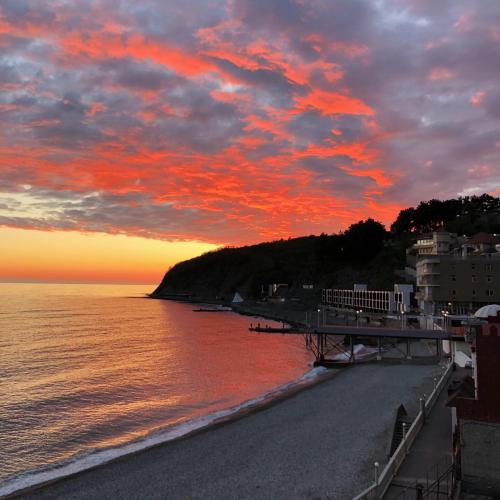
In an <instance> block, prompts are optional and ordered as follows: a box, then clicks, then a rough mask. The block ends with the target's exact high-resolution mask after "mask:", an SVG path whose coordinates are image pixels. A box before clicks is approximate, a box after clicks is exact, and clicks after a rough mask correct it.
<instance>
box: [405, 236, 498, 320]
mask: <svg viewBox="0 0 500 500" xmlns="http://www.w3.org/2000/svg"><path fill="white" fill-rule="evenodd" d="M499 241H500V238H498V237H497V236H496V235H488V234H486V233H479V234H477V235H474V236H472V237H471V238H469V239H460V240H459V239H457V238H456V237H455V235H453V234H451V233H446V232H445V231H439V232H436V233H434V234H433V237H432V238H429V237H427V238H424V239H419V240H418V241H417V243H416V244H415V245H414V246H413V247H412V249H413V252H414V253H415V254H416V264H415V274H416V284H417V293H416V298H417V300H418V305H419V308H420V310H421V311H422V312H424V313H426V314H440V312H441V311H442V310H444V309H446V310H447V311H449V312H451V313H453V314H470V313H471V312H473V311H475V310H476V309H478V308H479V307H481V306H483V305H487V304H492V303H495V302H499V301H500V252H499V251H498V250H497V246H498V242H499ZM454 245H455V246H454Z"/></svg>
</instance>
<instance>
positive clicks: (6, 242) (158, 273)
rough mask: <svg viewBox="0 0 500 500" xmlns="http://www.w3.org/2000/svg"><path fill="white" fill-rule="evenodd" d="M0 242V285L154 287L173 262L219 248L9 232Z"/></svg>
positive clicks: (67, 233) (58, 233) (74, 234)
mask: <svg viewBox="0 0 500 500" xmlns="http://www.w3.org/2000/svg"><path fill="white" fill-rule="evenodd" d="M0 241H1V242H2V244H1V246H0V280H2V281H11V280H12V281H32V280H33V281H42V282H44V281H47V282H88V283H141V284H142V283H144V284H151V283H153V284H154V283H159V281H160V280H161V279H162V277H163V275H164V274H165V272H166V271H167V270H168V268H169V267H171V266H173V265H174V264H176V263H177V262H180V261H182V260H186V259H190V258H193V257H196V256H198V255H201V254H202V253H205V252H208V251H210V250H214V249H216V248H217V246H216V245H213V244H209V243H202V242H199V241H178V242H169V241H161V240H152V239H147V238H139V237H131V236H124V235H112V234H105V233H80V232H74V231H38V230H25V229H12V228H0Z"/></svg>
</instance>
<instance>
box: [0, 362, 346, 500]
mask: <svg viewBox="0 0 500 500" xmlns="http://www.w3.org/2000/svg"><path fill="white" fill-rule="evenodd" d="M310 371H311V370H309V371H306V372H305V373H304V375H303V376H302V377H300V378H299V379H296V380H292V381H291V382H289V383H288V384H284V385H283V386H278V387H276V388H275V389H273V391H271V393H269V394H267V395H263V396H259V397H257V398H256V399H257V401H255V402H252V403H251V404H249V405H248V406H243V407H242V408H240V409H238V410H236V411H234V413H229V414H228V415H225V416H221V417H218V418H216V419H215V420H213V421H211V422H209V423H208V424H205V425H202V426H200V427H198V428H195V429H193V430H190V431H187V432H186V433H184V434H181V435H180V436H177V437H173V438H171V439H168V438H167V439H165V440H163V441H160V442H157V443H152V444H151V445H149V446H145V447H143V448H140V449H137V450H133V451H130V452H126V453H124V454H122V455H119V456H116V457H114V458H110V459H109V460H105V461H103V462H101V463H99V464H96V465H92V466H89V467H86V468H83V469H82V470H78V471H75V472H70V473H68V474H65V475H61V476H59V477H55V478H53V479H49V480H47V481H43V482H40V483H37V484H34V485H30V486H27V487H23V488H20V489H17V490H13V491H12V492H9V493H7V494H5V495H0V500H4V499H11V498H20V497H23V496H24V495H26V494H30V493H36V492H37V491H40V490H43V489H44V488H46V487H49V486H51V485H55V484H58V483H60V482H64V481H67V480H70V479H72V478H76V477H79V476H81V475H83V474H86V473H88V472H90V471H93V470H97V469H100V468H102V467H107V466H109V465H111V464H114V463H118V462H121V461H124V460H127V459H129V458H130V457H133V456H136V455H141V454H142V453H146V452H148V451H150V450H152V449H155V448H158V447H162V446H168V445H169V444H172V443H176V442H180V441H183V440H187V439H190V438H192V437H194V436H197V435H199V434H204V433H206V432H210V431H213V430H215V429H218V428H219V427H223V426H226V425H229V424H231V423H233V422H237V421H239V420H241V419H243V418H245V417H247V416H249V415H252V414H255V413H259V412H261V411H264V410H267V409H269V408H272V407H273V406H275V405H278V404H279V403H281V402H283V401H286V400H288V399H291V398H293V397H295V396H297V395H298V394H300V393H301V392H304V391H307V390H308V389H311V388H312V387H315V386H317V385H321V384H323V383H324V382H327V381H329V380H331V379H333V378H335V377H336V376H337V375H339V373H340V372H341V370H340V369H335V370H332V369H328V370H327V369H325V370H324V371H323V372H322V373H319V374H318V375H316V376H314V377H311V378H306V379H304V380H302V378H303V377H306V376H307V374H308V373H310ZM287 385H290V387H287V388H286V389H285V390H283V391H281V390H280V388H281V387H286V386H287ZM260 397H263V398H264V399H262V400H260V401H259V400H258V399H259V398H260ZM252 401H253V400H252ZM245 403H246V402H245V401H244V402H242V403H241V404H240V405H245ZM240 405H237V406H236V407H232V408H237V407H238V406H240ZM232 408H227V409H225V410H220V411H221V412H224V411H231V409H232ZM209 415H210V414H208V415H207V416H209ZM140 441H141V440H138V441H131V442H129V443H124V444H123V446H133V445H134V444H136V443H139V442H140ZM119 448H120V447H116V448H115V449H119ZM102 451H103V452H105V451H108V450H102ZM63 467H65V465H61V468H63ZM57 469H58V467H57V466H56V467H54V468H53V469H49V470H47V471H40V473H41V474H43V473H44V472H49V471H50V470H57ZM28 473H29V472H28ZM0 486H1V485H0Z"/></svg>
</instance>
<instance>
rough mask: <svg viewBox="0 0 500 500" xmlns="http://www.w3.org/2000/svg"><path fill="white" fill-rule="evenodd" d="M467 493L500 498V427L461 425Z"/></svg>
mask: <svg viewBox="0 0 500 500" xmlns="http://www.w3.org/2000/svg"><path fill="white" fill-rule="evenodd" d="M460 435H461V442H462V446H461V453H462V481H463V488H464V490H465V491H478V492H479V491H484V492H489V493H494V494H496V495H497V494H500V424H497V423H486V422H477V421H470V420H462V421H461V422H460Z"/></svg>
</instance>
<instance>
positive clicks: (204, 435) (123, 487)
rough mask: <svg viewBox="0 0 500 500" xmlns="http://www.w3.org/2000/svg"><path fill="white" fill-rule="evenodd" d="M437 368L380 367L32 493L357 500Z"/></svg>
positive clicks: (339, 377) (346, 373)
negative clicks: (399, 416) (398, 415)
mask: <svg viewBox="0 0 500 500" xmlns="http://www.w3.org/2000/svg"><path fill="white" fill-rule="evenodd" d="M440 373H441V368H440V366H438V365H413V364H375V363H368V364H365V365H356V366H353V367H350V368H346V369H344V370H342V371H340V372H338V373H337V374H336V376H334V377H333V378H331V379H329V380H326V381H325V382H322V383H320V384H318V385H315V386H313V387H310V388H308V389H307V390H304V391H301V392H299V393H296V394H294V395H293V396H291V397H289V398H285V399H283V400H280V401H279V402H277V403H276V404H273V405H270V406H267V407H265V408H262V409H260V410H259V411H253V412H250V413H248V414H246V415H245V416H244V417H243V418H237V419H234V420H232V421H229V422H227V423H224V424H223V425H218V426H214V427H212V428H209V429H207V430H206V431H204V432H198V433H196V434H194V435H191V436H188V437H186V438H183V439H179V440H177V441H172V442H169V443H165V444H162V445H160V446H157V447H155V448H151V449H148V450H145V451H142V452H140V453H137V454H135V455H131V456H127V457H124V458H122V459H120V460H118V461H116V462H113V463H109V464H105V465H102V466H100V467H98V468H95V469H92V470H89V471H87V472H83V473H80V474H78V475H76V476H73V477H69V478H67V479H63V480H61V481H59V482H56V483H53V484H50V485H47V486H45V487H43V488H41V489H37V490H33V491H31V492H28V493H25V495H24V498H37V499H40V498H43V499H49V498H50V499H63V498H64V499H68V498H72V499H102V498H123V499H129V498H130V499H144V498H148V499H160V498H161V499H165V498H168V499H236V498H237V499H256V498H258V499H261V498H262V499H326V498H329V499H339V500H343V499H350V498H352V497H353V496H355V495H356V494H357V493H359V492H361V491H362V490H363V489H364V488H365V487H366V486H367V485H368V484H370V483H371V481H372V480H373V463H374V461H379V462H380V463H381V465H383V463H385V461H386V459H387V456H386V454H387V445H388V440H389V438H390V435H391V432H392V428H391V427H392V425H393V423H394V416H395V411H396V408H397V406H398V405H399V404H401V403H403V404H404V405H405V406H406V408H407V410H408V412H409V413H410V414H415V413H416V412H417V407H418V398H419V397H420V396H421V395H422V394H423V393H425V394H430V392H431V391H432V388H433V379H434V377H435V376H438V375H439V374H440Z"/></svg>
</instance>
